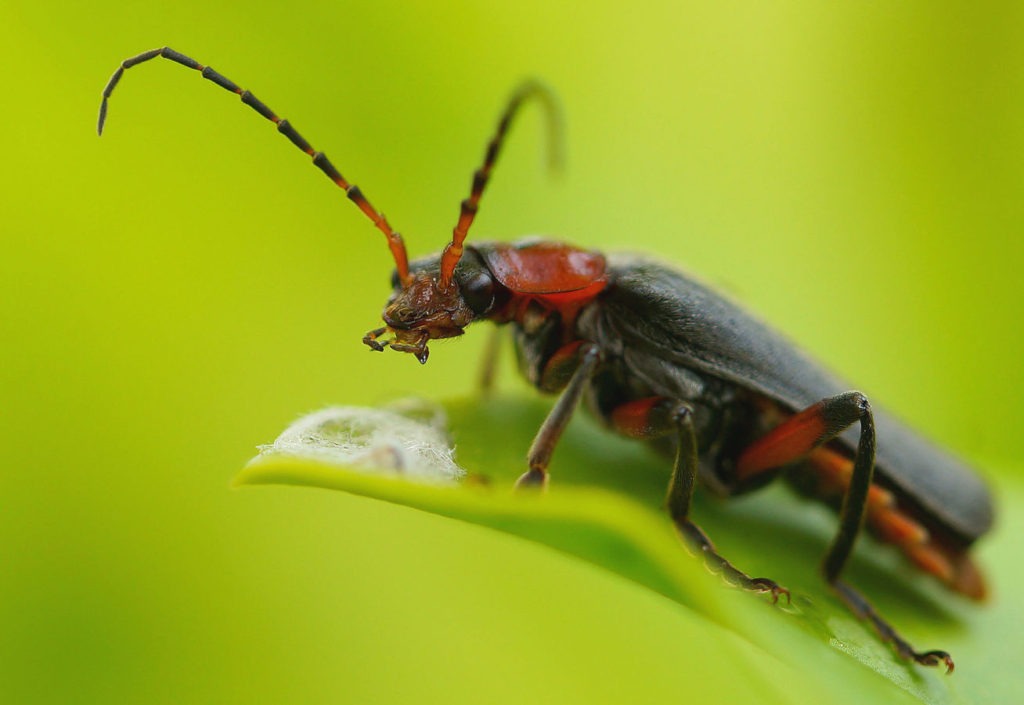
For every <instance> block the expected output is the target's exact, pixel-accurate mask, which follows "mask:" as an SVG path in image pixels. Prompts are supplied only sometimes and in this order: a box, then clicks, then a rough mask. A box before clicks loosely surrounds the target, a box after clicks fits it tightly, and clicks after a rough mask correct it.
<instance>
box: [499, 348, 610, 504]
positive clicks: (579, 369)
mask: <svg viewBox="0 0 1024 705" xmlns="http://www.w3.org/2000/svg"><path fill="white" fill-rule="evenodd" d="M576 351H577V357H576V360H577V366H576V371H575V372H574V373H573V375H572V379H570V380H569V384H568V385H566V387H565V391H563V392H562V396H560V397H559V398H558V401H557V402H555V406H554V407H553V408H552V409H551V411H550V412H549V413H548V417H547V418H546V419H544V423H543V425H542V426H541V427H540V430H539V431H538V432H537V436H536V437H535V438H534V439H533V445H531V446H530V452H529V454H528V455H527V460H528V461H529V464H530V469H529V470H527V471H526V472H525V473H524V474H523V475H522V476H521V477H520V478H519V480H518V481H517V482H516V487H524V486H529V485H544V484H546V483H547V479H548V473H547V469H548V464H549V463H550V462H551V454H552V453H554V451H555V445H557V444H558V439H559V438H561V436H562V431H564V430H565V427H566V425H567V424H568V423H569V419H570V418H572V414H573V412H574V411H576V407H577V406H578V405H579V401H580V397H581V396H583V390H584V389H585V388H586V386H587V383H588V382H589V381H590V378H591V376H592V375H593V374H594V370H595V369H596V368H597V364H598V362H600V359H601V355H600V352H599V351H598V348H597V346H596V345H594V344H593V343H583V344H581V345H579V346H578V347H577V348H576Z"/></svg>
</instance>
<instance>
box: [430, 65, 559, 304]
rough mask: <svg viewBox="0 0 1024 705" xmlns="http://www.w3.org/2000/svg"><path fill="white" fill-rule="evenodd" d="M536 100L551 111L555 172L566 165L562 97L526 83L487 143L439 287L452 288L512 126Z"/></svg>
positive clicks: (448, 248)
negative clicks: (521, 111) (464, 246)
mask: <svg viewBox="0 0 1024 705" xmlns="http://www.w3.org/2000/svg"><path fill="white" fill-rule="evenodd" d="M534 97H536V98H537V99H539V100H540V101H541V102H542V103H543V104H544V107H545V109H546V112H547V118H548V120H547V122H548V163H549V166H550V167H551V169H552V170H558V169H560V168H561V165H562V148H561V147H562V112H561V109H560V106H559V104H558V98H557V97H556V96H555V94H554V92H553V91H552V90H551V89H550V88H548V87H547V86H545V85H544V84H543V83H541V82H539V81H536V80H530V81H526V82H525V83H523V84H522V85H521V86H519V88H517V89H516V91H515V92H514V93H513V94H512V98H511V99H510V100H509V102H508V106H506V108H505V112H504V113H502V115H501V119H500V120H499V121H498V129H497V130H495V133H494V136H493V137H492V138H491V141H490V142H488V143H487V151H486V152H485V153H484V163H483V165H481V167H480V168H479V169H477V170H476V171H475V172H473V185H472V187H471V188H470V192H469V198H467V199H465V200H464V201H463V202H462V204H461V208H460V211H459V220H458V222H457V223H456V224H455V229H454V230H453V231H452V241H451V242H450V243H448V245H447V246H446V247H445V248H444V252H443V253H442V254H441V278H440V281H439V282H438V286H439V288H440V289H441V290H442V291H443V290H447V289H448V287H449V286H450V285H451V281H452V275H453V274H454V273H455V265H457V264H458V263H459V260H460V259H462V243H463V242H465V240H466V235H467V234H468V233H469V226H470V225H472V224H473V219H474V218H476V212H477V207H478V205H479V203H480V197H481V196H482V195H483V193H484V189H485V188H486V187H487V182H488V181H489V180H490V178H491V169H492V168H493V167H494V162H495V161H497V159H498V153H499V152H500V151H501V146H502V144H503V143H504V141H505V134H506V133H507V132H508V128H509V125H511V124H512V120H513V118H515V116H516V113H517V112H518V111H519V108H520V107H521V106H522V104H523V103H524V102H525V101H526V100H528V99H530V98H534Z"/></svg>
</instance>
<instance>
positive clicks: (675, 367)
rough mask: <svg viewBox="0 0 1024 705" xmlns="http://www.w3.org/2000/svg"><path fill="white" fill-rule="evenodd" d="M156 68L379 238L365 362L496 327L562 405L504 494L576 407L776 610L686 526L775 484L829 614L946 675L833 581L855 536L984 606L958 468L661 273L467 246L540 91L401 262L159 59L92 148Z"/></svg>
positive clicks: (530, 248)
mask: <svg viewBox="0 0 1024 705" xmlns="http://www.w3.org/2000/svg"><path fill="white" fill-rule="evenodd" d="M157 57H162V58H165V59H169V60H170V61H173V62H176V63H178V64H181V65H182V66H186V67H188V68H190V69H195V70H197V71H200V72H201V73H202V76H203V78H206V79H208V80H210V81H212V82H213V83H215V84H217V85H218V86H220V87H222V88H224V89H226V90H228V91H231V92H232V93H235V94H237V95H238V96H239V97H240V98H241V100H242V102H243V103H245V104H246V105H248V106H249V107H251V108H253V109H254V110H255V111H256V112H258V113H259V114H260V115H262V116H263V117H264V118H266V119H268V120H270V121H271V122H273V123H274V124H275V125H277V131H278V132H280V133H281V134H283V135H284V136H285V137H287V138H288V139H289V140H290V141H291V142H292V144H294V145H295V146H296V147H298V148H299V149H301V150H302V151H303V152H305V153H306V154H307V155H309V156H310V157H311V158H312V161H313V164H314V165H315V166H316V167H317V168H319V169H320V170H321V171H322V172H323V173H324V174H326V175H327V177H328V178H329V179H331V181H333V182H334V183H335V184H337V185H338V186H340V187H341V188H342V189H344V190H345V194H346V195H347V196H348V198H349V199H350V200H351V201H352V202H353V203H355V205H356V206H357V207H358V208H359V210H361V211H362V212H363V214H365V215H366V216H367V217H368V218H369V219H370V220H371V221H372V222H373V224H374V225H375V226H376V227H377V228H378V229H379V230H380V231H381V232H382V233H384V236H385V237H386V239H387V243H388V246H389V248H390V250H391V255H392V257H393V259H394V261H395V272H394V276H393V282H392V284H393V292H392V294H391V297H390V299H389V300H388V302H387V305H386V307H385V309H384V313H383V319H384V323H385V325H384V326H383V327H380V328H377V329H375V330H372V331H370V332H369V333H367V334H366V336H365V337H364V338H363V342H364V343H365V344H366V345H368V346H369V347H370V348H371V349H373V350H377V351H382V350H384V349H385V348H386V347H390V348H391V349H392V350H397V351H399V352H407V353H412V354H413V355H414V356H415V357H416V358H417V359H418V360H419V361H420V362H421V363H425V362H426V361H427V356H428V354H429V348H428V347H427V343H428V342H429V341H431V340H434V339H438V338H451V337H454V336H458V335H462V333H463V331H464V329H465V328H466V326H468V325H469V324H470V323H473V322H475V321H479V320H488V321H492V322H493V323H496V324H499V325H501V324H509V325H510V326H511V328H512V331H513V336H514V343H515V348H516V352H517V356H518V361H519V367H520V369H521V371H522V373H523V374H524V375H525V376H526V377H527V379H528V380H529V381H530V382H531V383H532V384H533V385H534V386H536V387H537V388H538V389H539V390H540V391H542V392H546V393H558V394H560V396H559V398H558V400H557V402H556V403H555V405H554V407H553V408H552V409H551V411H550V413H549V414H548V416H547V419H546V420H545V421H544V423H543V425H542V426H541V428H540V430H539V431H538V433H537V435H536V437H535V439H534V441H533V444H532V446H531V447H530V450H529V453H528V467H529V469H528V470H527V471H526V472H525V473H524V474H523V475H522V477H520V478H519V481H518V482H517V486H536V485H540V486H543V485H546V484H547V481H548V465H549V461H550V459H551V455H552V452H553V451H554V448H555V445H556V444H557V442H558V439H559V437H560V436H561V434H562V431H563V430H564V429H565V427H566V424H567V423H568V422H569V419H570V418H571V416H572V414H573V413H574V411H575V409H576V407H577V406H578V405H579V402H580V400H581V399H582V400H584V401H585V403H586V405H587V407H588V408H589V410H590V411H591V412H593V413H594V414H595V415H596V416H597V417H598V418H599V419H600V420H601V421H603V422H604V423H605V424H606V425H607V426H608V427H610V428H612V429H614V430H616V431H618V432H620V433H623V434H625V435H627V436H631V437H633V438H638V439H643V440H646V441H650V442H653V443H654V445H655V446H656V447H658V448H659V449H660V450H662V451H663V452H665V453H667V454H668V455H669V456H670V457H672V458H673V466H672V474H671V479H670V481H669V487H668V493H667V501H666V504H667V508H668V512H669V515H670V517H671V519H672V521H673V522H674V524H675V526H676V527H677V529H678V530H679V533H680V535H681V536H682V537H683V539H684V540H685V541H686V543H687V544H688V545H689V546H690V547H692V548H693V549H694V550H695V551H697V552H699V553H700V554H702V555H703V557H704V560H705V561H706V562H707V564H708V565H709V566H711V567H713V568H715V569H716V570H718V571H720V572H721V573H722V574H723V575H724V576H725V578H726V579H727V580H729V581H730V582H732V583H734V584H737V585H740V586H742V587H744V588H746V589H749V590H752V591H757V592H764V593H769V594H771V596H772V598H773V600H774V601H777V600H778V599H779V596H780V595H785V596H786V597H787V598H788V596H789V591H788V590H786V589H785V588H784V587H782V586H781V585H779V584H778V583H776V582H775V581H773V580H770V579H768V578H759V577H751V576H749V575H748V574H746V573H744V572H743V571H741V570H740V569H738V568H737V567H735V566H733V565H732V564H731V563H730V562H729V561H728V560H726V559H725V558H724V557H723V556H721V555H720V554H719V553H718V551H717V550H716V549H715V547H714V545H713V544H712V543H711V541H710V540H709V539H708V537H707V536H706V535H705V534H704V532H703V531H702V530H701V529H700V528H699V527H698V526H697V525H696V524H695V523H694V522H693V521H692V520H691V517H690V504H691V499H692V496H693V492H694V488H695V486H696V484H697V482H698V480H699V481H700V482H701V484H702V485H704V486H706V487H708V488H709V489H710V490H712V491H713V492H715V493H716V494H719V495H723V496H729V495H735V494H739V493H743V492H747V491H750V490H753V489H756V488H758V487H760V486H762V485H764V484H765V483H766V482H768V481H769V480H771V479H772V478H774V477H775V476H777V475H778V474H779V473H780V471H782V470H783V469H785V470H786V473H787V474H786V476H787V479H789V480H790V481H791V482H792V483H793V484H794V485H795V486H796V487H797V488H798V489H799V490H801V491H803V492H805V493H808V494H811V495H813V496H815V497H817V498H819V499H821V500H823V501H825V502H826V503H828V504H830V505H832V506H833V507H835V508H837V509H838V512H839V529H838V531H837V533H836V536H835V538H834V539H833V541H832V544H831V545H830V547H829V549H828V551H827V553H826V555H825V558H824V559H823V561H822V564H821V569H822V572H823V573H824V577H825V579H826V580H827V581H828V584H829V585H830V586H831V587H832V589H833V590H834V591H835V593H836V594H837V595H838V597H839V598H840V599H841V600H842V602H843V603H845V604H846V606H847V607H848V608H849V609H850V610H851V611H852V612H853V613H854V614H855V615H856V616H857V617H858V618H861V619H866V620H867V621H868V622H870V624H871V625H872V626H873V627H874V629H875V631H876V632H877V633H878V634H879V636H880V637H881V639H882V640H883V641H885V642H887V643H889V644H890V645H891V646H892V647H893V648H894V649H895V651H896V653H897V654H899V655H900V656H901V657H903V658H905V659H910V660H913V661H916V662H917V663H920V664H923V665H929V666H931V665H939V664H943V665H945V667H946V670H947V672H952V670H953V659H952V658H951V657H950V655H949V654H948V653H947V652H945V651H941V650H932V651H917V650H916V649H914V648H913V647H912V646H911V645H910V643H909V642H907V641H906V640H905V639H904V638H903V637H902V636H900V635H899V634H898V633H897V632H896V630H895V629H894V628H893V627H892V626H890V625H889V623H888V622H886V621H885V620H884V619H883V618H882V616H881V615H880V614H878V612H877V611H876V610H875V609H874V608H873V607H872V606H871V604H870V603H869V602H868V601H867V599H865V598H864V597H863V596H862V595H861V594H860V593H859V592H858V591H857V590H856V589H854V588H853V587H852V586H851V585H849V584H848V583H847V582H845V581H844V580H843V579H842V577H841V574H842V570H843V567H844V566H845V565H846V562H847V559H848V558H849V556H850V552H851V551H852V549H853V546H854V542H855V541H856V539H857V536H858V534H859V533H860V530H861V528H862V526H866V527H867V529H868V530H869V531H870V532H871V533H872V534H873V535H874V536H875V537H876V538H878V539H880V540H881V541H883V542H886V543H890V544H894V545H895V546H896V547H898V548H899V549H900V550H901V551H902V552H903V553H904V555H905V556H906V558H908V559H909V560H910V561H911V562H912V563H913V564H914V565H916V566H917V567H918V568H920V569H922V570H923V571H925V572H927V573H930V574H932V575H934V576H935V577H937V578H938V579H939V580H941V581H942V582H943V583H945V584H946V586H947V587H949V588H951V589H952V590H954V591H956V592H959V593H961V594H963V595H966V596H968V597H971V598H974V599H981V598H983V597H984V595H985V592H986V588H985V581H984V578H983V577H982V575H981V572H980V571H979V569H978V568H977V566H976V565H975V563H974V562H973V561H972V559H971V557H970V555H969V553H968V549H969V548H970V546H971V544H972V543H973V542H974V541H975V540H976V539H978V538H979V537H981V536H982V535H983V534H985V533H986V532H987V531H988V530H989V528H990V527H991V525H992V500H991V497H990V495H989V492H988V490H987V488H986V487H985V485H984V483H983V482H982V481H981V480H980V479H978V477H977V476H976V475H975V474H974V473H973V472H972V471H971V470H970V469H969V468H968V467H967V466H966V465H964V464H963V463H961V462H960V461H959V460H957V459H955V458H953V457H952V456H950V455H948V454H947V453H945V452H943V451H941V450H939V449H938V448H936V447H935V446H933V445H932V444H930V443H929V442H927V441H925V440H924V439H923V438H921V437H920V436H918V435H916V434H915V433H913V432H912V431H910V430H909V429H907V428H905V427H904V426H903V425H902V424H900V423H899V422H898V421H896V420H894V419H893V418H891V417H889V416H888V415H886V414H884V413H882V412H880V411H878V410H873V409H872V408H871V406H870V404H869V403H868V400H867V398H866V397H865V396H864V395H863V394H861V393H859V392H856V391H844V390H849V389H850V387H849V385H847V384H845V383H843V382H842V381H840V380H838V379H837V378H835V377H833V376H832V375H831V374H829V373H828V372H826V371H825V370H824V369H823V368H822V367H821V366H820V365H818V364H817V363H816V362H814V361H812V360H810V359H809V358H808V357H806V356H805V355H804V354H802V353H801V352H800V351H799V350H798V349H797V348H795V347H794V346H793V345H792V344H791V343H790V342H788V341H787V340H785V339H784V338H783V337H781V336H780V335H779V334H778V333H776V332H775V331H773V330H772V329H770V328H768V327H766V326H765V325H763V324H762V323H761V322H759V321H758V320H757V319H755V318H754V317H752V316H751V315H750V314H748V313H747V312H745V311H744V310H742V309H740V308H739V307H737V306H735V305H734V304H732V303H731V302H729V301H728V300H726V299H725V298H723V297H722V296H721V295H719V294H717V293H715V292H714V291H712V290H710V289H708V288H706V287H705V286H703V285H701V284H699V283H697V282H695V281H694V280H692V279H691V278H689V277H686V276H684V275H683V274H681V273H679V272H677V271H675V270H673V269H670V268H668V267H666V266H665V265H663V264H660V263H658V262H656V261H652V260H646V259H641V258H637V257H630V256H619V255H609V256H605V255H603V254H601V253H598V252H593V251H589V250H585V249H581V248H578V247H574V246H572V245H568V244H563V243H558V242H551V241H543V240H524V241H520V242H517V243H512V244H508V243H495V242H488V243H476V244H470V245H465V240H466V235H467V234H468V232H469V229H470V226H471V225H472V224H473V219H474V218H475V216H476V213H477V208H478V206H479V203H480V198H481V196H482V195H483V192H484V189H485V188H486V186H487V183H488V180H489V179H490V176H491V171H492V169H493V167H494V164H495V162H496V160H497V158H498V155H499V152H500V151H501V148H502V144H503V143H504V140H505V136H506V134H507V132H508V128H509V126H510V124H511V123H512V121H513V119H514V117H515V115H516V113H517V112H518V110H519V109H520V107H521V106H522V105H523V104H524V103H525V102H526V101H528V100H531V99H534V100H539V101H540V102H542V104H544V105H545V106H546V108H547V111H548V116H549V118H550V119H551V124H552V125H555V124H557V115H558V112H557V110H558V109H557V102H556V101H555V99H554V97H553V95H552V94H551V93H550V91H549V90H548V89H546V88H545V87H544V86H543V85H542V84H540V83H537V82H527V83H524V84H523V85H522V86H521V87H520V88H519V89H518V90H517V91H516V92H515V93H514V94H513V96H512V98H511V100H510V101H509V103H508V105H507V107H506V108H505V111H504V112H503V113H502V115H501V119H500V121H499V122H498V127H497V130H496V131H495V133H494V136H493V137H492V138H491V140H490V142H489V143H488V145H487V150H486V153H485V156H484V160H483V164H482V165H481V166H480V168H479V169H477V170H476V172H474V174H473V181H472V186H471V189H470V195H469V197H468V198H466V199H465V200H464V201H462V204H461V208H460V211H459V217H458V221H457V222H456V225H455V228H454V231H453V235H452V239H451V241H450V242H449V243H448V244H447V246H446V247H445V248H444V251H443V252H441V253H440V254H439V255H433V256H430V257H426V258H423V259H420V260H417V261H415V262H413V263H411V264H410V263H409V260H408V256H407V254H406V250H405V244H404V241H403V240H402V236H401V235H400V234H399V233H397V232H395V231H394V230H393V229H392V228H391V226H390V225H389V224H388V221H387V220H386V219H385V218H384V216H383V215H382V214H381V213H380V212H379V211H378V210H376V208H374V207H373V206H372V205H371V204H370V202H369V200H367V198H366V197H365V196H364V195H363V193H362V191H360V190H359V188H358V187H357V186H355V185H354V184H351V183H349V182H348V181H347V180H346V179H345V178H344V177H343V176H342V175H341V173H340V172H339V171H338V170H337V169H336V168H335V167H334V165H333V164H331V162H330V161H329V160H328V159H327V157H326V156H325V155H324V153H323V152H318V151H316V150H314V149H313V147H312V146H311V145H310V144H309V142H307V141H306V140H305V138H303V137H302V136H301V135H300V134H299V133H298V132H297V131H296V130H295V128H294V127H292V125H291V123H289V122H288V121H287V120H284V119H282V118H280V117H278V116H277V115H276V114H275V113H274V112H273V111H272V110H271V109H270V108H269V107H267V105H266V104H264V103H263V102H261V101H260V100H258V99H257V98H256V97H255V96H254V95H253V94H252V93H250V92H249V91H247V90H243V89H242V88H241V87H239V86H238V85H237V84H235V83H234V82H233V81H231V80H230V79H228V78H226V77H225V76H223V75H221V74H220V73H218V72H217V71H215V70H213V69H212V68H210V67H209V66H204V65H202V64H200V63H199V62H197V61H195V60H193V59H191V58H189V57H187V56H185V55H183V54H180V53H179V52H177V51H174V50H173V49H171V48H169V47H163V48H160V49H153V50H151V51H147V52H144V53H142V54H139V55H138V56H135V57H132V58H130V59H126V60H125V61H123V62H121V65H120V66H119V67H118V68H117V70H116V71H115V72H114V74H113V76H111V78H110V81H109V82H108V83H107V85H106V87H105V88H104V90H103V99H102V102H101V104H100V113H99V121H98V126H97V130H98V132H99V133H100V134H102V132H103V125H104V122H105V120H106V114H107V103H108V100H109V98H110V95H111V93H112V92H113V90H114V88H115V86H116V85H117V83H118V81H120V79H121V77H122V75H123V74H124V71H125V70H126V69H129V68H131V67H133V66H136V65H137V64H140V63H143V62H145V61H149V60H150V59H154V58H157ZM492 359H493V358H492ZM488 364H490V363H488ZM876 429H877V437H878V444H877V445H878V447H877V449H876Z"/></svg>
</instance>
